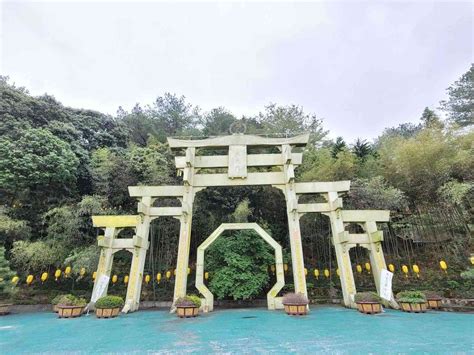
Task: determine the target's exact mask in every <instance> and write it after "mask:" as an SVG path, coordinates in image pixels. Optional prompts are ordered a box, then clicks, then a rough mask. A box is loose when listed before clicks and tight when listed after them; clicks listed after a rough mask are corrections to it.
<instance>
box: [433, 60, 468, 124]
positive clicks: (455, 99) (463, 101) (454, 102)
mask: <svg viewBox="0 0 474 355" xmlns="http://www.w3.org/2000/svg"><path fill="white" fill-rule="evenodd" d="M448 96H449V98H448V100H447V101H442V102H441V107H442V108H443V110H445V111H446V112H447V113H448V116H449V119H450V120H451V121H453V122H455V123H456V124H458V125H459V126H461V127H467V126H472V125H473V124H474V64H471V68H469V70H468V71H467V72H466V73H464V74H463V75H462V76H461V78H460V79H459V80H458V81H456V82H455V83H454V84H453V85H451V86H450V87H449V88H448Z"/></svg>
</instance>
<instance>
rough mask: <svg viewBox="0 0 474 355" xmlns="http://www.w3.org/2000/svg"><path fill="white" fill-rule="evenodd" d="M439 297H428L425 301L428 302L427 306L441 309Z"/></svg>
mask: <svg viewBox="0 0 474 355" xmlns="http://www.w3.org/2000/svg"><path fill="white" fill-rule="evenodd" d="M441 301H442V298H441V297H433V298H428V299H427V303H428V308H430V309H441V306H442V305H441Z"/></svg>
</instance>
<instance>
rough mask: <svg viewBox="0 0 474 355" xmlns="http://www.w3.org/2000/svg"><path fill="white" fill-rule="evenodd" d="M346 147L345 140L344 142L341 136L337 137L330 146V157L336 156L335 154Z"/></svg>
mask: <svg viewBox="0 0 474 355" xmlns="http://www.w3.org/2000/svg"><path fill="white" fill-rule="evenodd" d="M346 148H347V146H346V142H344V139H343V138H342V137H337V138H336V142H334V145H333V146H332V150H331V155H332V157H333V158H337V154H339V153H340V152H342V151H343V150H344V149H346Z"/></svg>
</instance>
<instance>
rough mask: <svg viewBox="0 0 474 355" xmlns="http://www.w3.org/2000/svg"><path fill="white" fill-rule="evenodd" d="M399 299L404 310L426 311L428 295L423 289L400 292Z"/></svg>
mask: <svg viewBox="0 0 474 355" xmlns="http://www.w3.org/2000/svg"><path fill="white" fill-rule="evenodd" d="M397 301H398V303H399V304H400V307H401V308H402V310H403V311H404V312H415V313H420V312H422V313H424V312H426V296H425V294H424V293H423V292H421V291H402V292H399V293H398V294H397Z"/></svg>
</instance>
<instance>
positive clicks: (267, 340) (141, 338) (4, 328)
mask: <svg viewBox="0 0 474 355" xmlns="http://www.w3.org/2000/svg"><path fill="white" fill-rule="evenodd" d="M25 352H28V353H66V352H67V353H75V354H79V353H145V352H148V353H154V352H162V353H177V352H196V353H202V354H205V353H209V352H211V353H268V352H275V353H290V352H298V353H315V352H332V353H351V354H352V353H367V352H372V353H400V352H401V353H422V352H425V353H426V352H427V353H433V352H435V353H470V354H472V353H473V352H474V315H473V314H461V313H448V312H429V313H426V314H408V313H403V312H399V311H391V310H390V311H387V312H386V313H384V314H381V315H376V316H367V315H363V314H360V313H358V312H356V311H354V310H349V309H345V308H342V307H313V309H312V311H311V314H310V315H309V316H306V317H290V316H287V315H286V314H284V313H283V312H282V311H267V310H265V309H239V310H221V311H216V312H213V313H210V314H205V315H200V316H199V317H198V318H194V319H178V318H177V317H176V316H174V315H170V314H168V313H167V312H166V311H142V312H137V313H133V314H129V315H123V316H120V317H118V318H116V319H111V320H105V319H97V318H96V317H95V316H94V315H90V316H83V317H81V318H77V319H58V318H57V316H56V315H55V314H54V313H30V314H19V315H10V316H6V317H0V353H2V354H11V353H25Z"/></svg>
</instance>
